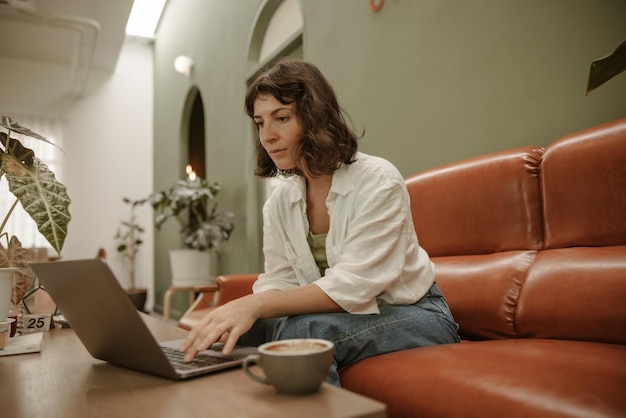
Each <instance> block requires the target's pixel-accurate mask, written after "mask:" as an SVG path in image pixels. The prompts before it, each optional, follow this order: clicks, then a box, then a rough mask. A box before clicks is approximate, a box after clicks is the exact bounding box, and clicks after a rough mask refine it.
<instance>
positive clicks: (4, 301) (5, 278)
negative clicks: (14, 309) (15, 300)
mask: <svg viewBox="0 0 626 418" xmlns="http://www.w3.org/2000/svg"><path fill="white" fill-rule="evenodd" d="M17 270H19V269H18V268H15V267H9V268H0V321H2V320H4V318H6V317H8V316H9V309H10V308H11V292H12V290H13V273H15V272H16V271H17Z"/></svg>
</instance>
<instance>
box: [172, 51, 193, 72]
mask: <svg viewBox="0 0 626 418" xmlns="http://www.w3.org/2000/svg"><path fill="white" fill-rule="evenodd" d="M174 69H175V70H176V72H177V73H180V74H184V75H185V76H187V77H189V76H190V75H191V70H193V60H192V59H191V58H190V57H188V56H186V55H179V56H177V57H176V59H175V60H174Z"/></svg>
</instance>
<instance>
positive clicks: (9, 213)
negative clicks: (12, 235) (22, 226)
mask: <svg viewBox="0 0 626 418" xmlns="http://www.w3.org/2000/svg"><path fill="white" fill-rule="evenodd" d="M17 202H18V200H17V199H15V202H13V205H11V208H10V209H9V211H8V212H7V214H6V216H5V217H4V220H3V221H2V225H0V233H2V231H4V227H5V226H6V224H7V222H8V221H9V217H10V216H11V214H12V213H13V209H15V207H16V206H17Z"/></svg>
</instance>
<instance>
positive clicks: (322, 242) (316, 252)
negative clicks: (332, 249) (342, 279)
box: [307, 231, 328, 276]
mask: <svg viewBox="0 0 626 418" xmlns="http://www.w3.org/2000/svg"><path fill="white" fill-rule="evenodd" d="M307 242H308V243H309V247H310V248H311V253H312V254H313V258H314V259H315V263H316V264H317V267H319V269H320V273H322V276H323V275H324V270H326V269H327V268H328V260H327V259H326V234H317V235H314V234H312V233H311V231H309V235H308V236H307Z"/></svg>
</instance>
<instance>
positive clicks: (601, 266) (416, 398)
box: [181, 119, 626, 418]
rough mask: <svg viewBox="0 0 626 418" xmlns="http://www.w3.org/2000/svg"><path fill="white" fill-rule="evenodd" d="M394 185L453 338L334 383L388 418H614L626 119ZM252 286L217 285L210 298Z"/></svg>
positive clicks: (623, 272)
mask: <svg viewBox="0 0 626 418" xmlns="http://www.w3.org/2000/svg"><path fill="white" fill-rule="evenodd" d="M407 186H408V188H409V192H410V194H411V196H412V203H411V205H412V211H413V217H414V221H415V227H416V231H417V234H418V237H419V240H420V243H421V245H422V246H423V247H424V248H425V249H426V250H427V251H428V253H429V254H430V256H431V257H432V260H433V262H434V263H435V266H436V280H437V282H438V283H439V286H440V287H441V289H442V291H443V293H444V295H445V296H446V298H447V300H448V303H449V305H450V308H451V310H452V313H453V314H454V317H455V319H456V321H457V322H458V323H459V325H460V329H459V334H460V335H461V337H462V339H463V342H462V343H460V344H449V345H440V346H433V347H423V348H416V349H411V350H405V351H400V352H396V353H391V354H386V355H381V356H377V357H373V358H369V359H366V360H363V361H361V362H359V363H356V364H353V365H351V366H348V367H345V368H344V369H343V370H341V380H342V385H343V386H344V387H345V388H347V389H349V390H352V391H355V392H358V393H361V394H363V395H366V396H368V397H371V398H374V399H378V400H380V401H382V402H384V403H385V404H387V408H388V415H389V417H581V418H582V417H585V418H587V417H626V119H622V120H618V121H614V122H612V123H607V124H604V125H601V126H597V127H593V128H590V129H587V130H584V131H581V132H577V133H574V134H571V135H568V136H566V137H564V138H561V139H559V140H557V141H555V142H554V143H552V144H551V145H549V146H548V147H545V148H543V147H539V146H537V147H523V148H517V149H513V150H506V151H501V152H496V153H492V154H488V155H483V156H479V157H475V158H471V159H467V160H464V161H460V162H456V163H452V164H448V165H445V166H443V167H439V168H435V169H431V170H428V171H425V172H421V173H418V174H415V175H413V176H411V177H409V178H408V179H407ZM255 277H256V276H255V275H245V276H237V275H229V276H222V277H220V278H219V280H218V288H219V289H220V291H219V292H218V295H220V299H219V300H218V301H217V303H218V304H221V303H224V302H225V301H227V300H230V298H233V297H237V296H239V295H241V294H245V293H247V292H250V289H251V283H252V281H253V280H254V279H255ZM227 294H228V297H222V296H223V295H227ZM204 309H210V307H207V306H204ZM204 313H205V311H204V312H203V311H202V309H201V310H200V311H197V310H196V311H193V312H191V311H190V312H188V313H187V314H186V315H185V316H183V318H182V319H181V326H182V327H185V328H188V327H189V326H191V325H192V323H193V320H194V316H195V318H198V317H200V316H202V315H203V314H204Z"/></svg>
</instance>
